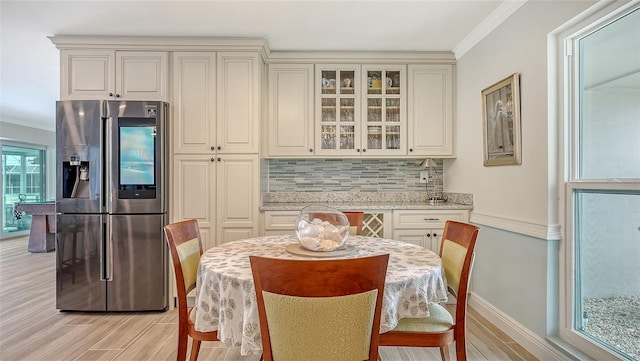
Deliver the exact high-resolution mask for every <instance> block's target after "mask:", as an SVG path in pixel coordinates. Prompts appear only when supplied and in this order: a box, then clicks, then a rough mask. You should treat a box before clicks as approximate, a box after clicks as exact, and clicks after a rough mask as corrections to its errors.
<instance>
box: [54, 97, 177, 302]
mask: <svg viewBox="0 0 640 361" xmlns="http://www.w3.org/2000/svg"><path fill="white" fill-rule="evenodd" d="M56 107H57V119H56V148H57V149H56V174H57V181H56V188H57V190H56V212H57V215H56V282H57V285H56V287H57V292H56V308H58V309H60V310H63V311H151V310H166V309H167V308H168V297H167V293H168V268H167V267H168V266H167V265H168V263H167V259H168V258H167V257H168V252H167V246H166V242H165V240H164V235H163V226H164V225H166V224H167V209H168V207H167V200H168V193H167V191H168V187H167V173H168V172H167V167H168V162H167V154H168V153H167V149H168V143H167V131H166V128H167V124H168V104H167V103H164V102H157V101H100V100H83V101H59V102H57V103H56Z"/></svg>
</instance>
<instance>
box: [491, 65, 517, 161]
mask: <svg viewBox="0 0 640 361" xmlns="http://www.w3.org/2000/svg"><path fill="white" fill-rule="evenodd" d="M482 130H483V133H484V136H483V138H484V166H485V167H486V166H494V165H520V164H522V158H521V145H520V136H521V134H520V74H519V73H514V74H512V75H510V76H508V77H506V78H504V79H502V80H500V81H499V82H497V83H495V84H493V85H491V86H490V87H488V88H486V89H484V90H482Z"/></svg>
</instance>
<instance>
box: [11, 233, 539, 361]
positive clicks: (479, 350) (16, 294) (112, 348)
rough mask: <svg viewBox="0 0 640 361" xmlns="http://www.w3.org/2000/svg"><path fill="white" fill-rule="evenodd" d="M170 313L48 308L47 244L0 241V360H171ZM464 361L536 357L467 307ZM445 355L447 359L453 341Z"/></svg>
mask: <svg viewBox="0 0 640 361" xmlns="http://www.w3.org/2000/svg"><path fill="white" fill-rule="evenodd" d="M176 348H177V313H176V311H175V310H169V311H167V312H137V313H108V314H107V313H83V312H59V311H58V310H56V308H55V252H50V253H29V252H27V239H26V238H18V239H10V240H3V241H0V360H3V361H14V360H16V361H18V360H20V361H23V360H28V361H32V360H47V361H52V360H65V361H67V360H113V361H138V360H140V361H142V360H153V361H155V360H175V358H176ZM380 355H381V358H382V360H384V361H426V360H440V354H439V352H438V350H437V349H427V348H406V347H381V350H380ZM467 356H468V359H469V360H470V361H489V360H490V361H497V360H536V358H535V357H534V356H533V355H532V354H530V353H529V352H527V351H526V350H525V349H524V348H523V347H521V346H520V345H518V344H517V343H515V342H514V341H513V340H512V339H510V338H509V337H508V336H507V335H506V334H504V333H503V332H502V331H500V330H499V329H498V328H496V327H495V326H494V325H492V324H490V323H489V322H488V321H487V320H485V319H484V318H482V316H480V315H479V314H478V313H477V312H475V311H474V310H473V309H471V308H470V309H469V314H468V329H467ZM451 358H452V359H453V360H455V352H454V348H453V347H451ZM198 359H199V360H201V361H202V360H215V361H240V360H242V361H258V360H260V356H259V355H251V356H241V355H240V348H239V347H226V346H225V345H223V344H222V343H220V342H204V343H203V345H202V348H201V351H200V356H199V358H198Z"/></svg>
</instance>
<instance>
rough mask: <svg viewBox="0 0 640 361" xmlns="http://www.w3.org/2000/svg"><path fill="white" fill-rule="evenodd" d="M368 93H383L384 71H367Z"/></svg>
mask: <svg viewBox="0 0 640 361" xmlns="http://www.w3.org/2000/svg"><path fill="white" fill-rule="evenodd" d="M367 94H382V71H379V70H376V71H367Z"/></svg>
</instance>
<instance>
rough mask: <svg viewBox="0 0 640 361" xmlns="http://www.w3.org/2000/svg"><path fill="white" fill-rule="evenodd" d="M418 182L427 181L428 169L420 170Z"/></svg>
mask: <svg viewBox="0 0 640 361" xmlns="http://www.w3.org/2000/svg"><path fill="white" fill-rule="evenodd" d="M420 183H429V171H426V170H424V171H422V172H420Z"/></svg>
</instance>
